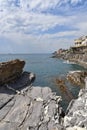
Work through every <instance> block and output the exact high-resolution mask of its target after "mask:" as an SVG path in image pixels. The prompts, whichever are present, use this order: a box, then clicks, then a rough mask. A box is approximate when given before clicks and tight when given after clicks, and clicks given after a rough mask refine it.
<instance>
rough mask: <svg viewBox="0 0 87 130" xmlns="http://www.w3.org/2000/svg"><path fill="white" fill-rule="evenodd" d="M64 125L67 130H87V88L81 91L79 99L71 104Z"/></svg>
mask: <svg viewBox="0 0 87 130" xmlns="http://www.w3.org/2000/svg"><path fill="white" fill-rule="evenodd" d="M64 125H65V127H66V130H87V88H85V89H81V90H80V92H79V95H78V99H76V100H72V101H71V103H70V104H69V107H68V108H67V113H66V116H65V117H64ZM75 126H77V128H78V129H77V128H75Z"/></svg>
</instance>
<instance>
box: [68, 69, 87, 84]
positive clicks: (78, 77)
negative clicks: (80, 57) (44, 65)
mask: <svg viewBox="0 0 87 130" xmlns="http://www.w3.org/2000/svg"><path fill="white" fill-rule="evenodd" d="M86 77H87V72H86V71H70V72H69V73H68V74H67V80H68V81H70V82H71V83H72V84H74V85H77V86H85V78H86Z"/></svg>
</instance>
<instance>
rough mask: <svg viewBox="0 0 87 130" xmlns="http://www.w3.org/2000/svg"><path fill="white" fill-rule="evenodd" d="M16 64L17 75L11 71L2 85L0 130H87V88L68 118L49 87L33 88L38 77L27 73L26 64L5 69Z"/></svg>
mask: <svg viewBox="0 0 87 130" xmlns="http://www.w3.org/2000/svg"><path fill="white" fill-rule="evenodd" d="M12 63H15V65H14V64H13V65H12V66H11V71H13V70H14V73H12V74H11V73H9V74H8V72H9V69H7V70H6V75H8V76H6V79H7V80H6V82H5V83H4V82H3V84H2V82H1V84H0V130H87V114H86V113H87V101H86V100H87V87H86V88H85V89H82V90H81V91H80V93H79V96H78V99H76V100H72V101H71V103H70V104H69V107H68V108H67V111H66V114H65V112H64V111H63V109H62V107H61V101H62V99H61V97H60V96H57V95H56V94H55V93H54V92H52V90H51V89H50V88H49V87H44V88H43V87H40V86H32V83H33V82H34V80H35V77H36V76H35V74H33V73H29V72H24V71H23V67H24V64H25V62H24V61H20V60H15V61H10V62H6V63H4V65H5V64H8V68H9V66H10V65H11V64H12ZM19 63H20V64H19ZM21 64H22V65H21ZM15 66H16V67H17V66H18V67H17V68H19V69H18V70H20V71H18V70H17V68H15ZM2 68H3V67H2ZM0 69H1V68H0ZM11 71H10V72H11ZM17 72H20V73H17ZM4 74H5V71H4ZM10 74H11V76H12V78H11V76H9V75H10ZM13 75H15V77H16V78H13V77H14V76H13ZM9 77H10V78H9ZM8 79H11V80H8ZM3 81H4V80H3Z"/></svg>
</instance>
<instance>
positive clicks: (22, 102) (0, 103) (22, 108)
mask: <svg viewBox="0 0 87 130" xmlns="http://www.w3.org/2000/svg"><path fill="white" fill-rule="evenodd" d="M4 89H5V88H4ZM0 91H1V90H0ZM8 91H12V90H8ZM8 91H7V93H6V91H5V93H4V91H1V93H0V130H63V127H62V124H61V123H62V113H63V112H62V108H61V107H60V101H61V97H60V96H56V94H55V93H53V92H52V91H51V89H50V88H48V87H44V88H42V87H30V86H27V87H26V89H25V88H23V89H22V91H21V92H22V93H20V94H14V92H12V93H11V92H10V93H8Z"/></svg>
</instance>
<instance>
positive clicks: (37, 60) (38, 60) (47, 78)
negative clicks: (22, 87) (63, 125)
mask: <svg viewBox="0 0 87 130" xmlns="http://www.w3.org/2000/svg"><path fill="white" fill-rule="evenodd" d="M51 57H52V54H0V62H5V61H9V60H14V59H21V60H24V61H25V62H26V64H25V67H24V71H28V72H33V73H35V74H36V80H35V82H34V83H33V86H35V87H37V86H41V87H50V88H51V89H52V91H53V92H54V93H56V94H57V95H58V96H61V97H62V103H61V105H62V107H63V108H64V110H66V108H67V106H68V104H69V102H70V100H71V99H72V97H73V98H77V95H78V93H79V90H80V89H81V88H80V87H79V86H74V85H72V84H70V83H67V85H66V87H67V88H66V90H65V91H64V90H62V89H61V88H60V87H59V86H58V84H57V83H56V79H57V78H59V77H63V78H64V77H66V74H67V73H68V72H69V71H75V70H84V68H83V67H81V66H79V65H77V64H74V63H69V62H67V61H64V60H61V59H57V58H51Z"/></svg>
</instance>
